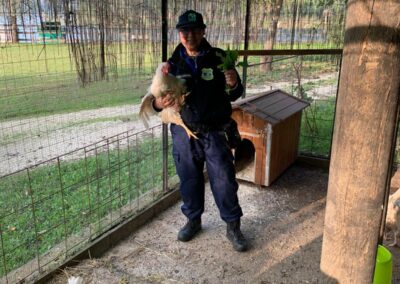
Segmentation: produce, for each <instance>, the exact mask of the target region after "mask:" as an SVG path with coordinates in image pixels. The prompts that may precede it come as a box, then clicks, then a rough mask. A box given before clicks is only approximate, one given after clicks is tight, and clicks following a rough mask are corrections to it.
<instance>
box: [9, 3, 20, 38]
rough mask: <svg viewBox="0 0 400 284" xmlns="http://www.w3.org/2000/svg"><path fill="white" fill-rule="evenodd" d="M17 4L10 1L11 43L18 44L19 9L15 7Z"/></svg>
mask: <svg viewBox="0 0 400 284" xmlns="http://www.w3.org/2000/svg"><path fill="white" fill-rule="evenodd" d="M15 5H16V3H15V1H13V0H8V13H9V15H10V22H11V42H12V43H18V42H19V38H18V25H17V9H16V7H15Z"/></svg>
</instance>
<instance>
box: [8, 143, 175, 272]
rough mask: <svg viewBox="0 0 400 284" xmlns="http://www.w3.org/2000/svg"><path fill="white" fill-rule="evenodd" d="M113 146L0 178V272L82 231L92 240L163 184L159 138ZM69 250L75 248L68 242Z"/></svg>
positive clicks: (43, 252)
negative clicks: (73, 159) (138, 201)
mask: <svg viewBox="0 0 400 284" xmlns="http://www.w3.org/2000/svg"><path fill="white" fill-rule="evenodd" d="M117 145H118V144H117V143H115V145H114V144H111V145H109V146H104V147H103V146H102V147H100V146H99V147H98V148H96V149H91V150H89V149H87V151H86V154H83V155H82V158H81V159H79V160H75V161H63V159H62V158H63V157H61V159H60V161H59V162H57V160H54V163H52V164H50V165H40V166H38V167H36V168H33V169H31V170H29V171H28V170H25V171H22V172H20V173H17V174H13V175H10V176H6V177H2V178H1V179H0V230H1V232H2V234H1V237H2V246H1V251H0V255H2V256H3V255H4V256H5V261H6V263H5V265H4V264H3V265H1V266H0V276H2V275H4V274H5V271H4V267H6V268H7V271H11V270H12V269H15V268H17V267H19V266H21V265H23V264H25V263H27V262H28V261H30V260H32V259H34V258H35V257H37V254H39V255H43V254H45V253H46V252H48V250H49V249H51V248H53V247H54V246H55V245H57V244H60V243H62V242H64V241H65V240H66V239H68V238H69V237H71V236H73V235H74V236H77V235H82V234H83V237H84V241H85V242H87V241H89V240H92V239H94V238H96V237H97V236H98V235H100V234H102V233H103V232H105V230H107V229H109V228H110V227H111V226H112V225H113V224H114V223H115V222H118V221H119V220H121V218H123V217H124V212H122V211H121V208H125V207H129V208H134V207H135V204H136V202H137V200H138V198H139V197H140V196H143V195H144V194H146V193H147V192H148V191H149V190H151V189H161V188H162V176H163V175H162V151H161V148H162V142H161V139H156V140H149V139H146V140H144V141H141V142H140V143H138V141H137V140H136V141H130V144H129V147H128V149H118V148H116V149H114V150H112V148H113V147H117ZM85 156H86V157H85ZM168 160H169V165H168V170H169V173H170V175H171V176H172V175H174V174H175V169H174V164H173V159H172V157H171V156H170V157H169V158H168ZM85 242H84V243H85ZM81 245H82V244H81ZM64 249H65V248H64ZM69 249H71V251H70V252H69V253H73V252H74V251H75V250H76V248H75V250H72V244H69ZM64 254H65V253H64ZM1 259H2V260H3V257H2V258H1Z"/></svg>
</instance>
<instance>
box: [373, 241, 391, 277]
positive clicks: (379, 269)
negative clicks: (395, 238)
mask: <svg viewBox="0 0 400 284" xmlns="http://www.w3.org/2000/svg"><path fill="white" fill-rule="evenodd" d="M373 284H392V254H391V253H390V251H389V250H388V249H387V248H385V247H384V246H381V245H378V251H377V254H376V264H375V273H374V282H373Z"/></svg>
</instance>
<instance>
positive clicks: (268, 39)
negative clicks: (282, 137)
mask: <svg viewBox="0 0 400 284" xmlns="http://www.w3.org/2000/svg"><path fill="white" fill-rule="evenodd" d="M161 3H162V1H157V0H151V1H139V0H129V1H128V0H113V1H111V0H107V1H103V0H62V1H50V0H49V1H28V0H22V1H8V0H2V1H0V8H1V9H0V159H1V161H2V163H0V197H1V198H0V245H1V252H0V275H1V277H2V278H1V281H4V282H5V283H14V282H17V281H19V280H21V279H25V278H27V277H30V276H35V275H37V274H38V273H41V272H42V271H45V270H47V269H48V268H49V267H51V266H54V265H56V264H57V263H61V262H63V261H64V260H65V259H66V258H67V257H68V256H70V255H72V254H74V253H75V252H76V251H78V250H79V249H80V248H82V246H84V245H86V244H87V243H88V242H90V241H91V240H93V239H95V238H96V237H98V236H99V235H101V234H103V233H104V232H105V231H106V230H108V229H109V228H111V227H113V226H115V224H117V223H119V222H121V220H122V219H123V218H124V216H126V215H129V214H133V213H134V212H137V211H138V210H141V209H142V208H144V207H145V206H146V205H147V204H148V203H149V202H151V201H153V200H155V199H156V198H157V197H158V195H159V189H161V186H160V183H161V179H162V166H161V164H162V162H161V159H162V154H161V152H162V151H161V149H162V145H161V138H160V137H161V136H160V132H161V127H160V126H155V125H157V124H158V123H159V121H158V120H157V119H154V120H152V123H151V125H152V126H154V127H153V128H151V129H150V130H148V131H145V130H144V126H143V125H142V123H141V122H140V121H139V120H138V115H137V113H138V105H139V103H140V99H141V97H142V96H143V95H144V94H145V93H146V89H147V87H148V85H149V84H150V80H151V77H152V74H153V72H154V70H155V67H156V66H157V65H158V64H159V62H160V61H161V25H162V19H161ZM247 3H248V2H247V1H245V0H243V1H222V0H207V1H206V0H201V1H194V0H190V1H182V0H171V1H168V15H167V17H168V21H167V22H168V53H169V54H171V53H172V51H173V49H174V48H175V46H176V45H177V43H178V33H177V31H176V29H175V25H176V22H177V19H178V16H179V15H180V14H181V13H182V12H184V11H185V10H187V9H195V10H197V11H199V12H201V13H202V14H203V16H204V20H205V23H206V25H207V29H206V38H207V39H208V40H209V41H210V43H211V44H212V45H214V46H217V47H220V48H223V49H227V48H230V49H233V50H236V49H243V48H244V41H245V27H246V26H245V22H246V16H249V19H250V20H249V26H248V27H249V48H250V49H268V50H273V49H305V48H310V49H314V48H320V49H323V48H340V47H341V46H342V40H343V25H344V23H343V19H344V12H345V9H344V8H345V7H344V3H345V1H336V0H335V1H311V0H296V1H294V0H293V1H292V0H290V1H283V0H276V1H266V0H265V1H264V0H262V1H261V0H260V1H250V2H249V3H250V5H249V9H248V6H247ZM241 59H242V58H240V59H239V60H241ZM339 62H340V57H339V56H315V55H314V56H298V55H295V56H287V55H283V56H274V57H272V56H259V57H248V63H249V67H247V69H246V71H247V77H246V86H247V95H252V94H255V93H257V92H259V91H263V90H266V89H267V90H269V89H271V88H281V89H283V90H285V91H287V92H289V93H291V94H293V95H296V96H298V97H301V98H303V99H306V100H309V101H311V102H312V104H311V107H309V108H308V109H307V110H305V112H304V113H303V122H302V134H301V142H300V150H301V151H303V152H306V153H310V154H313V155H323V156H327V155H329V148H330V139H331V138H330V133H331V128H332V123H333V114H334V101H335V100H334V99H335V94H336V86H337V80H338V68H339ZM238 70H239V71H240V73H242V71H243V70H242V69H241V68H238ZM171 162H172V158H169V163H170V164H169V170H170V176H174V171H173V166H172V164H171ZM171 182H172V181H171Z"/></svg>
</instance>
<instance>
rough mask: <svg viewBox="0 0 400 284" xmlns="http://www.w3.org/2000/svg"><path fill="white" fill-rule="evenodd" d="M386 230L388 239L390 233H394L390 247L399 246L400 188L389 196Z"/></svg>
mask: <svg viewBox="0 0 400 284" xmlns="http://www.w3.org/2000/svg"><path fill="white" fill-rule="evenodd" d="M385 228H386V232H385V236H386V239H388V237H389V236H388V235H389V232H392V233H393V236H392V237H393V242H392V243H391V244H389V246H399V243H398V237H399V235H400V188H399V189H397V190H396V192H394V193H393V194H391V195H390V196H389V201H388V208H387V213H386V224H385Z"/></svg>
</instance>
